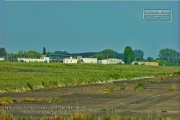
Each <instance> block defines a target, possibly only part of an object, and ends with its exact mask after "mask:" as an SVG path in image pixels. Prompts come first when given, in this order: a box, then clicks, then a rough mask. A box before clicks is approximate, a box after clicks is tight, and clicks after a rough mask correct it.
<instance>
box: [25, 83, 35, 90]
mask: <svg viewBox="0 0 180 120" xmlns="http://www.w3.org/2000/svg"><path fill="white" fill-rule="evenodd" d="M26 85H27V87H28V88H29V89H30V90H34V86H33V85H32V84H31V83H29V82H28V83H27V84H26Z"/></svg>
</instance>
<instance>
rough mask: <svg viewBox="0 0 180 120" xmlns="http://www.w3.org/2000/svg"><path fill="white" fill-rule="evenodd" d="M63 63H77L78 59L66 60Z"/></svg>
mask: <svg viewBox="0 0 180 120" xmlns="http://www.w3.org/2000/svg"><path fill="white" fill-rule="evenodd" d="M63 63H77V59H74V58H72V57H70V58H64V59H63Z"/></svg>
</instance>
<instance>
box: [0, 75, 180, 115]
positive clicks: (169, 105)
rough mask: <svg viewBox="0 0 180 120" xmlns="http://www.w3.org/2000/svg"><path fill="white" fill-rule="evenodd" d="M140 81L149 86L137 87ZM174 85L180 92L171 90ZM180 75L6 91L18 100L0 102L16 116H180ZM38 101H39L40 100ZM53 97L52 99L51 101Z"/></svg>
mask: <svg viewBox="0 0 180 120" xmlns="http://www.w3.org/2000/svg"><path fill="white" fill-rule="evenodd" d="M137 83H143V84H144V85H145V86H146V89H145V90H143V91H140V90H136V91H135V90H134V86H135V85H136V84H137ZM172 85H174V86H175V87H176V89H178V91H170V88H171V86H172ZM179 89H180V78H179V77H171V78H166V79H163V80H162V79H161V80H159V79H155V78H150V79H143V80H136V81H116V82H113V83H107V84H105V83H103V84H94V85H84V86H72V87H63V88H54V89H48V90H36V91H30V92H26V93H6V94H0V97H5V96H11V97H12V98H15V99H16V102H14V103H13V104H8V105H1V106H0V109H1V110H2V109H4V110H7V111H10V112H11V113H12V114H13V115H14V116H34V117H39V116H49V115H55V114H60V115H71V114H73V113H75V112H81V113H86V114H93V115H97V116H103V115H121V116H138V117H144V118H151V117H157V116H162V117H167V116H168V117H173V118H180V91H179ZM28 100H29V101H28ZM38 100H39V101H38ZM48 100H51V101H48Z"/></svg>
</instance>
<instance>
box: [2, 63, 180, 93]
mask: <svg viewBox="0 0 180 120" xmlns="http://www.w3.org/2000/svg"><path fill="white" fill-rule="evenodd" d="M179 70H180V69H179V67H168V66H158V67H154V66H133V65H99V64H62V63H49V64H47V63H17V62H0V93H3V92H11V91H15V92H25V91H26V90H34V89H39V88H53V87H61V86H73V85H83V84H91V83H96V82H104V81H109V80H133V79H134V78H142V77H152V76H154V77H157V76H169V75H172V74H173V73H174V72H177V71H179Z"/></svg>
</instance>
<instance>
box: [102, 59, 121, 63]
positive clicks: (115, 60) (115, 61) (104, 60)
mask: <svg viewBox="0 0 180 120" xmlns="http://www.w3.org/2000/svg"><path fill="white" fill-rule="evenodd" d="M118 63H122V60H121V59H116V58H109V59H103V60H99V64H118Z"/></svg>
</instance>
